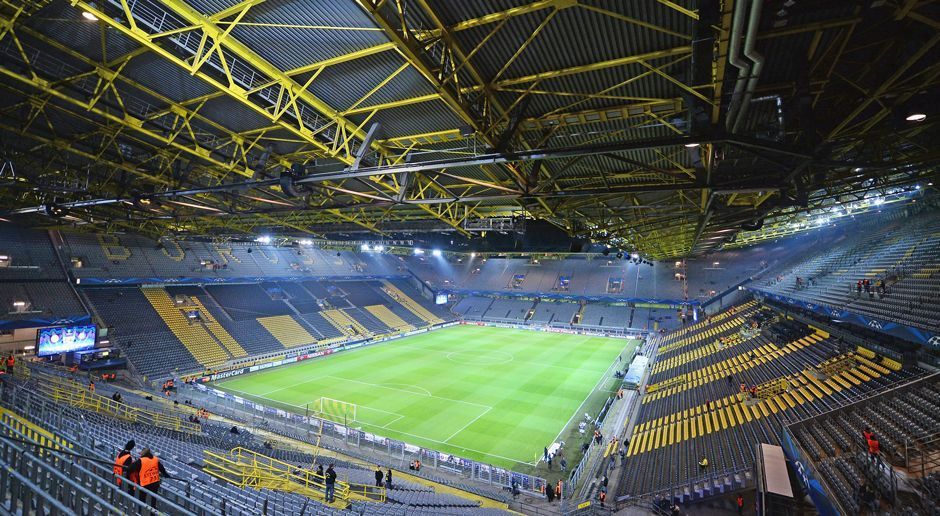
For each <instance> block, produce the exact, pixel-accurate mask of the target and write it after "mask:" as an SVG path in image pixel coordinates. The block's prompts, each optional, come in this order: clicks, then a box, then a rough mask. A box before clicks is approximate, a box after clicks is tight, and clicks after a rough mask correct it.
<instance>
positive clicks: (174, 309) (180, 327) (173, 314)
mask: <svg viewBox="0 0 940 516" xmlns="http://www.w3.org/2000/svg"><path fill="white" fill-rule="evenodd" d="M141 292H143V294H144V297H146V298H147V300H148V301H150V305H151V306H153V309H154V310H156V312H157V314H159V315H160V318H161V319H163V322H164V323H166V325H167V327H168V328H170V331H172V332H173V335H175V336H176V338H178V339H179V340H180V342H182V343H183V345H184V346H186V349H188V350H189V352H190V353H191V354H192V355H193V357H194V358H195V359H196V361H197V362H199V363H200V364H202V365H204V366H210V367H212V366H217V365H219V364H222V363H224V362H225V361H226V360H228V359H229V358H230V357H229V354H228V353H227V352H226V351H225V349H223V348H222V346H221V345H220V344H219V343H218V342H217V341H216V340H215V339H214V338H213V337H212V335H209V332H208V331H207V330H206V328H205V327H204V326H202V325H201V324H191V323H190V321H189V319H187V318H186V316H184V315H183V313H182V312H181V311H180V308H179V307H178V306H176V304H175V303H174V302H173V300H172V299H171V298H170V295H169V294H167V292H166V290H164V289H162V288H142V289H141ZM239 347H240V346H239ZM242 351H244V350H242Z"/></svg>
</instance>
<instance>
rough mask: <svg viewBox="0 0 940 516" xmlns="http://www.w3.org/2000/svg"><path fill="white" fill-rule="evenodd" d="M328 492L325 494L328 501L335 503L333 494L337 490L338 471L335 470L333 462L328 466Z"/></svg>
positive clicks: (326, 480) (326, 481)
mask: <svg viewBox="0 0 940 516" xmlns="http://www.w3.org/2000/svg"><path fill="white" fill-rule="evenodd" d="M324 483H325V484H326V493H325V495H324V497H325V499H326V503H333V500H334V498H333V494H334V492H335V490H336V471H334V470H333V464H332V463H330V465H329V467H327V468H326V479H325V482H324Z"/></svg>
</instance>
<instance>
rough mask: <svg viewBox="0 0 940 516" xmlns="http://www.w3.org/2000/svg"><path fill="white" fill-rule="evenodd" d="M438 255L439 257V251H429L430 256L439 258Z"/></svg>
mask: <svg viewBox="0 0 940 516" xmlns="http://www.w3.org/2000/svg"><path fill="white" fill-rule="evenodd" d="M440 255H441V250H440V249H435V250H433V251H431V256H440Z"/></svg>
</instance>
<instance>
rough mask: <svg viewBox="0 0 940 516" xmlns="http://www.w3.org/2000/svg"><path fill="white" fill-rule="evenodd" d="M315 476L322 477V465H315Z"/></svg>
mask: <svg viewBox="0 0 940 516" xmlns="http://www.w3.org/2000/svg"><path fill="white" fill-rule="evenodd" d="M317 476H318V477H322V476H323V464H317Z"/></svg>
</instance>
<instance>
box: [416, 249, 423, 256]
mask: <svg viewBox="0 0 940 516" xmlns="http://www.w3.org/2000/svg"><path fill="white" fill-rule="evenodd" d="M414 253H415V256H421V255H422V254H424V249H421V248H420V247H415V250H414Z"/></svg>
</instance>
